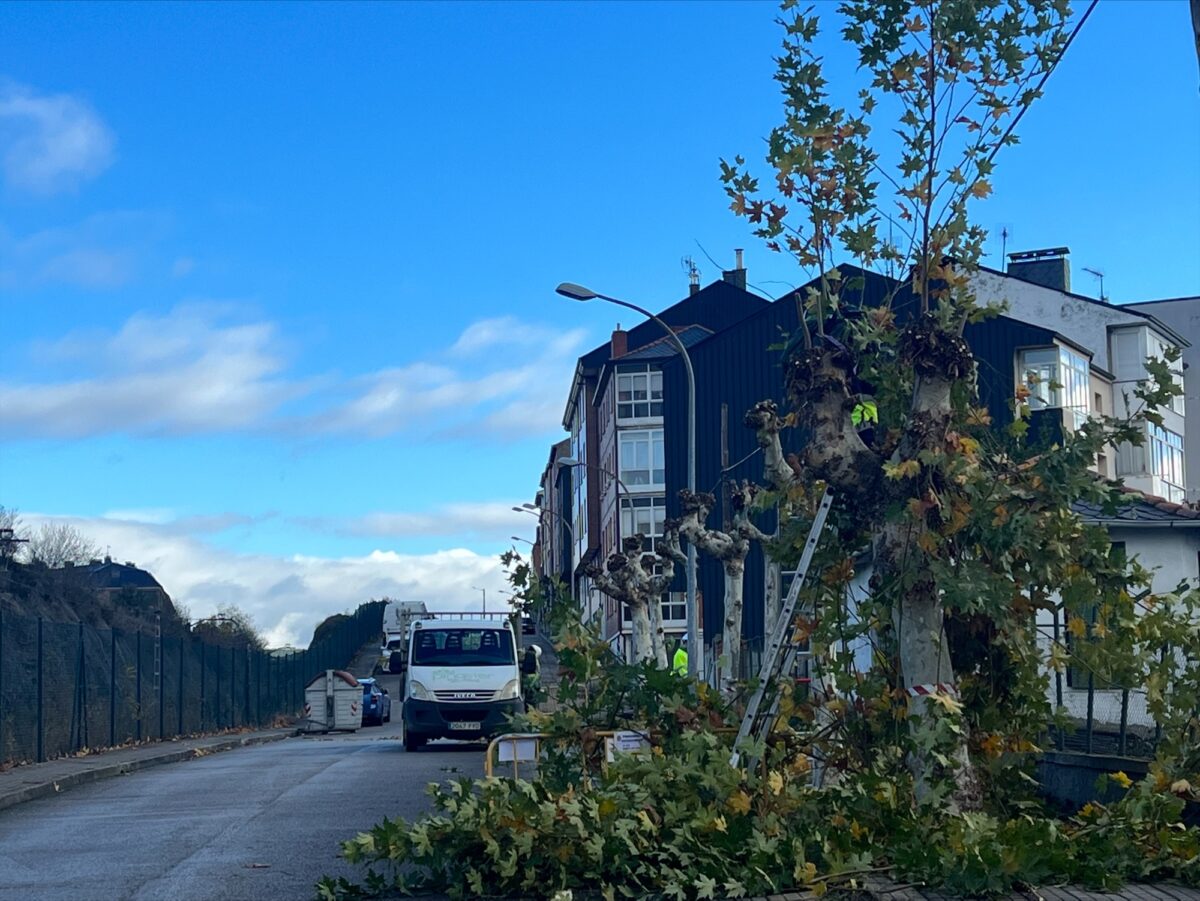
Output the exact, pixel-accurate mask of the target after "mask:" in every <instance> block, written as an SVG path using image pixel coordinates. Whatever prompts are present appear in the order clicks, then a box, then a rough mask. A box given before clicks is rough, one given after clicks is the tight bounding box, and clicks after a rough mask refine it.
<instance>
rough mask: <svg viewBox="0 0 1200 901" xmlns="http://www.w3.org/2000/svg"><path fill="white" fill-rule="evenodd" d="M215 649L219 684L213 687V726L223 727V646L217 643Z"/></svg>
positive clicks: (216, 727) (215, 727)
mask: <svg viewBox="0 0 1200 901" xmlns="http://www.w3.org/2000/svg"><path fill="white" fill-rule="evenodd" d="M213 650H214V651H215V652H216V653H215V654H213V657H214V658H216V667H215V669H216V671H217V684H216V687H215V688H214V689H213V705H214V710H213V728H214V729H220V728H221V647H220V645H215V646H214V647H213Z"/></svg>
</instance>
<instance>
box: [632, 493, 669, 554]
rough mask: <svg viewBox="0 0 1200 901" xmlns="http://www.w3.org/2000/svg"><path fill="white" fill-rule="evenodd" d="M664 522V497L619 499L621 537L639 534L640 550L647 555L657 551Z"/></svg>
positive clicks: (665, 506)
mask: <svg viewBox="0 0 1200 901" xmlns="http://www.w3.org/2000/svg"><path fill="white" fill-rule="evenodd" d="M666 520H667V499H666V498H665V497H623V498H621V536H622V537H623V538H624V537H630V536H632V535H637V534H639V533H640V534H641V535H643V536H644V538H643V541H642V549H643V550H644V551H646V553H648V554H652V553H654V551H655V550H656V549H657V546H658V539H660V538H662V535H663V525H664V523H665V522H666Z"/></svg>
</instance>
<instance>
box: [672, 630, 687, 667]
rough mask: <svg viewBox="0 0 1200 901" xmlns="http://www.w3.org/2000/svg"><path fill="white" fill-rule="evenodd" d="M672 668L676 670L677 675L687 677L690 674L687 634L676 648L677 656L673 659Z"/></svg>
mask: <svg viewBox="0 0 1200 901" xmlns="http://www.w3.org/2000/svg"><path fill="white" fill-rule="evenodd" d="M671 668H672V669H673V670H675V675H677V676H684V677H686V676H687V674H688V656H687V633H686V632H685V633H684V634H683V637H682V638H681V639H679V645H678V646H677V647H676V648H675V656H674V657H673V658H672V659H671Z"/></svg>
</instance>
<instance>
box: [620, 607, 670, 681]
mask: <svg viewBox="0 0 1200 901" xmlns="http://www.w3.org/2000/svg"><path fill="white" fill-rule="evenodd" d="M629 612H630V614H632V617H633V661H634V663H641V662H642V661H644V660H654V659H655V653H654V639H653V637H652V636H651V632H650V616H649V615H648V614H647V612H646V605H645V603H632V604H630V605H629ZM663 657H664V659H665V658H666V655H665V654H664V655H663ZM660 665H661V666H665V665H666V664H665V663H663V664H660Z"/></svg>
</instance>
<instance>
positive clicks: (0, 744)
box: [0, 607, 8, 763]
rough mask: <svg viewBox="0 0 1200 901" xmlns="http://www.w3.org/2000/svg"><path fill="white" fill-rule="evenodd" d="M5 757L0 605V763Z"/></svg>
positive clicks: (1, 617) (1, 610)
mask: <svg viewBox="0 0 1200 901" xmlns="http://www.w3.org/2000/svg"><path fill="white" fill-rule="evenodd" d="M7 759H8V756H7V754H5V752H4V608H3V607H0V763H4V761H6V760H7Z"/></svg>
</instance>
